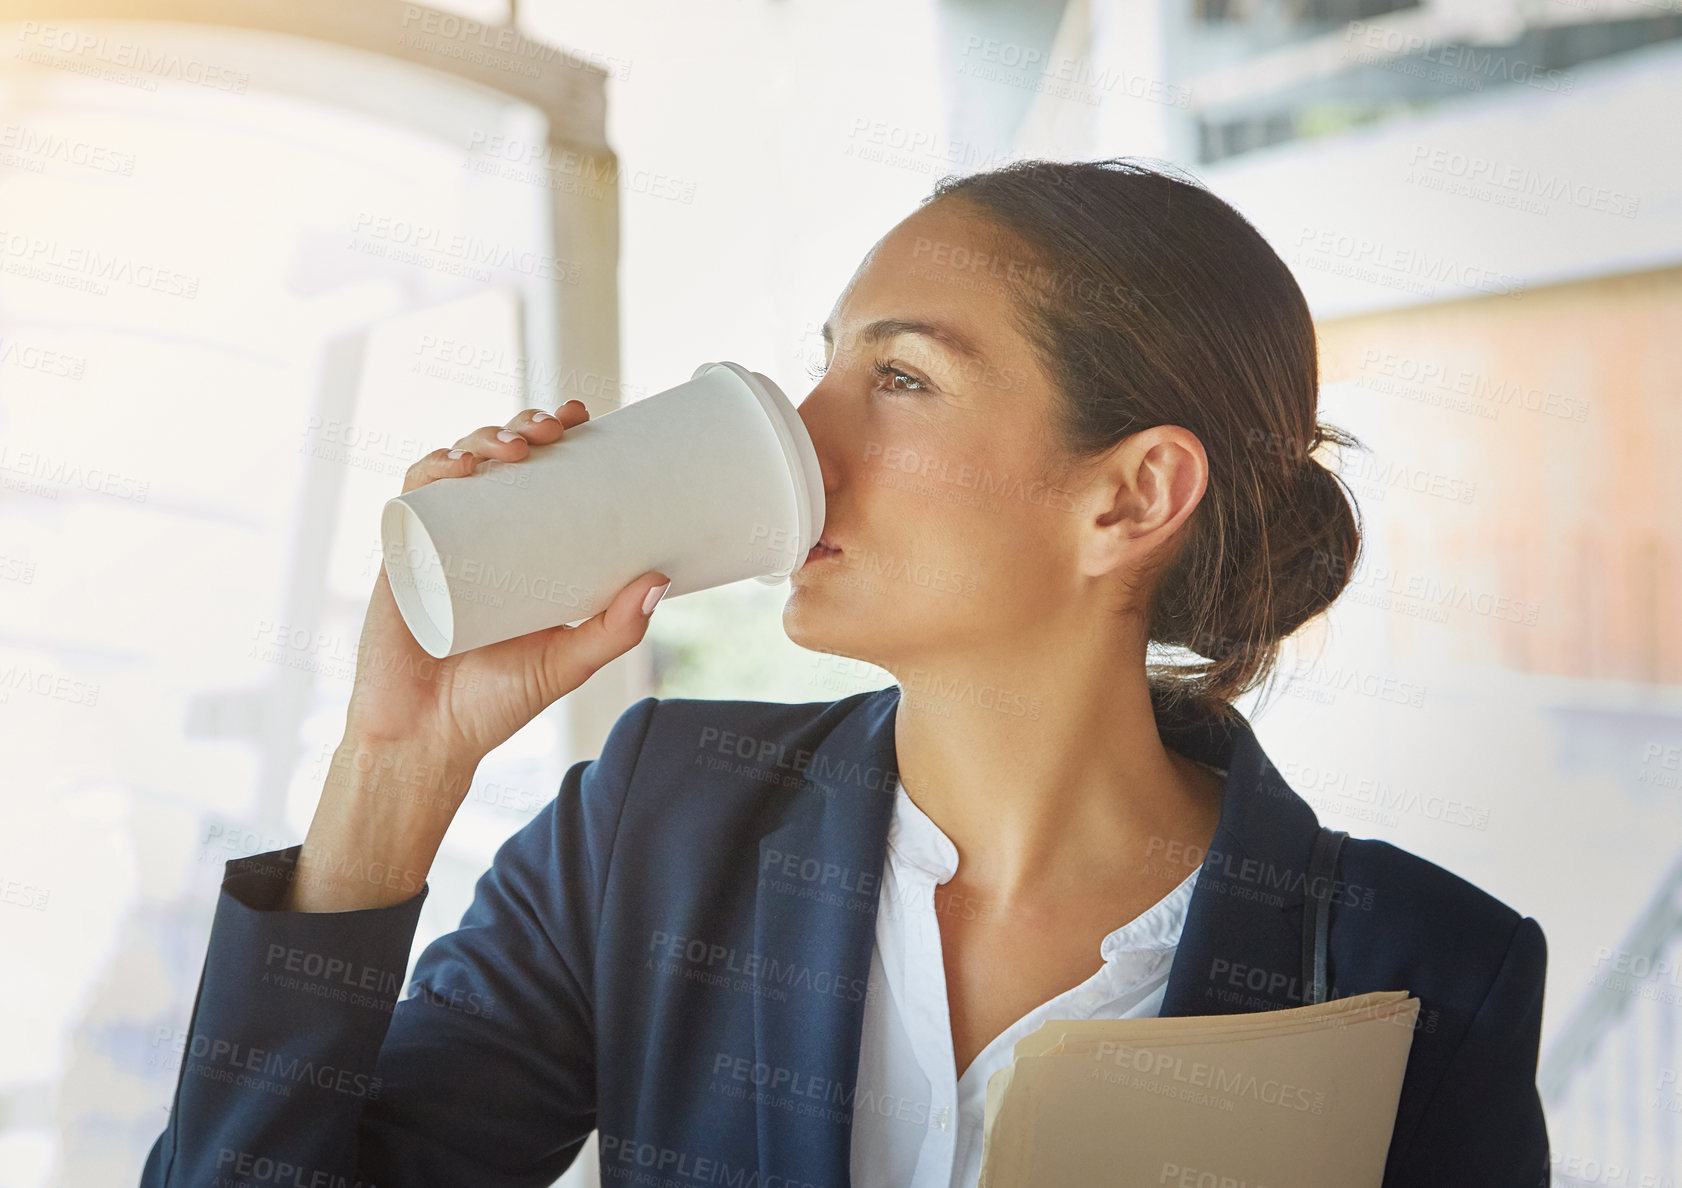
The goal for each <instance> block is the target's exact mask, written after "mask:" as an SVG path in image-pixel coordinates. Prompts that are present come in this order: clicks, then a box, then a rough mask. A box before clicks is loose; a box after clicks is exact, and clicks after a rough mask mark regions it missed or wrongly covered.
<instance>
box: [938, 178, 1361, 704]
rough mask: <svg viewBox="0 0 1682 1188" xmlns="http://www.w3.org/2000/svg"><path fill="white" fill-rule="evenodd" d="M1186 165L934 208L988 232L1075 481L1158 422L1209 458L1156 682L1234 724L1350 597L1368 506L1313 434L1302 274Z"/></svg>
mask: <svg viewBox="0 0 1682 1188" xmlns="http://www.w3.org/2000/svg"><path fill="white" fill-rule="evenodd" d="M1172 168H1173V167H1172V166H1167V167H1165V166H1162V165H1160V164H1152V165H1147V164H1144V163H1141V162H1139V161H1137V160H1135V159H1130V158H1114V159H1111V160H1106V161H1079V162H1061V161H1041V160H1028V161H1016V162H1012V163H1011V164H1009V165H1006V166H1003V167H1001V168H998V169H993V170H989V171H986V172H982V173H974V174H969V175H967V176H957V177H947V178H943V179H941V180H940V181H939V182H938V183H937V184H936V186H935V188H934V190H933V192H932V193H930V194H929V196H928V197H927V198H925V199H924V200H923V205H927V204H929V203H931V202H935V201H937V200H942V199H961V200H963V201H966V202H969V203H971V204H973V206H974V207H975V208H976V209H977V211H978V212H979V213H980V215H981V216H982V217H983V221H984V223H985V224H986V225H987V226H988V229H989V234H988V235H987V236H986V237H987V238H989V239H991V240H992V243H990V244H989V250H991V251H994V252H995V255H994V259H993V266H992V267H991V268H990V270H989V271H990V273H991V274H992V275H994V276H996V277H999V278H1001V279H1003V280H1004V281H1005V282H1006V283H1007V286H1008V291H1009V292H1010V293H1011V294H1012V295H1013V296H1014V298H1015V310H1016V324H1017V326H1018V328H1019V329H1020V330H1021V332H1022V333H1023V335H1024V337H1026V338H1027V340H1028V341H1029V342H1030V343H1032V344H1033V346H1034V348H1035V350H1036V352H1037V355H1038V357H1039V359H1040V362H1041V365H1042V366H1043V367H1044V368H1045V371H1046V374H1048V375H1049V376H1051V377H1053V379H1054V381H1055V382H1056V384H1057V387H1058V390H1059V396H1060V399H1059V401H1058V403H1057V408H1056V425H1055V429H1056V433H1057V437H1058V440H1059V441H1060V442H1061V445H1062V447H1063V450H1064V454H1065V457H1064V461H1065V462H1066V463H1068V465H1067V467H1066V469H1067V470H1069V471H1074V470H1078V469H1079V468H1080V466H1081V464H1083V463H1088V462H1092V461H1095V460H1096V457H1097V455H1098V454H1100V453H1101V452H1103V451H1105V450H1108V449H1109V448H1110V447H1112V446H1114V445H1116V444H1117V443H1119V442H1120V441H1122V440H1123V439H1125V438H1127V437H1129V436H1131V435H1132V434H1134V433H1137V432H1139V431H1140V430H1142V429H1147V428H1150V427H1151V426H1154V425H1180V426H1183V427H1184V428H1186V429H1188V430H1190V431H1191V432H1192V433H1194V434H1195V435H1196V436H1197V439H1198V440H1199V441H1200V442H1202V443H1203V448H1204V450H1205V452H1206V453H1207V454H1208V458H1209V483H1208V488H1207V490H1205V492H1204V494H1203V498H1202V500H1201V502H1200V503H1199V504H1198V507H1197V509H1196V511H1195V512H1194V513H1193V514H1192V516H1191V517H1190V518H1189V519H1188V521H1187V523H1186V527H1185V528H1184V529H1183V530H1182V531H1181V533H1180V534H1179V539H1178V540H1177V542H1176V544H1175V546H1174V549H1173V551H1172V553H1171V554H1170V555H1167V556H1165V557H1164V558H1163V559H1162V560H1161V561H1160V562H1158V563H1157V564H1156V566H1155V568H1154V570H1153V572H1152V573H1151V574H1149V575H1146V576H1147V577H1149V578H1150V579H1152V580H1153V582H1154V584H1153V587H1152V589H1151V591H1150V599H1149V603H1148V608H1147V616H1148V617H1147V622H1148V626H1149V632H1150V636H1149V639H1150V644H1151V647H1152V650H1155V651H1157V655H1158V660H1157V662H1155V663H1148V664H1147V675H1148V679H1149V681H1150V683H1151V685H1152V687H1153V689H1155V690H1157V691H1158V692H1159V693H1160V694H1161V695H1162V696H1164V697H1165V699H1166V701H1167V702H1168V703H1169V704H1171V705H1180V704H1182V703H1185V702H1191V703H1195V704H1196V706H1197V707H1198V708H1200V709H1201V710H1203V711H1204V712H1206V713H1212V714H1214V715H1215V716H1217V717H1225V716H1227V715H1228V714H1230V713H1231V712H1232V704H1231V703H1232V700H1233V699H1234V698H1235V697H1237V696H1238V695H1240V694H1242V693H1244V692H1246V691H1248V690H1250V689H1253V688H1256V687H1257V686H1258V685H1260V684H1262V683H1263V681H1264V679H1268V678H1270V675H1271V673H1272V670H1273V667H1274V664H1275V662H1276V661H1277V659H1278V653H1279V645H1280V642H1281V641H1282V640H1284V639H1285V637H1287V636H1289V635H1290V634H1291V633H1292V632H1294V631H1295V630H1296V629H1297V628H1298V627H1300V626H1301V625H1302V624H1303V623H1305V622H1307V621H1308V620H1309V619H1311V618H1313V617H1314V616H1315V615H1317V614H1319V613H1320V612H1322V611H1324V610H1325V609H1326V608H1327V607H1329V606H1330V605H1331V604H1332V602H1333V600H1334V599H1336V598H1337V596H1338V595H1339V594H1340V593H1341V592H1342V591H1343V588H1344V586H1345V585H1346V584H1347V583H1348V580H1349V576H1350V574H1351V572H1352V571H1353V569H1354V567H1355V564H1356V561H1357V559H1358V556H1359V552H1360V547H1361V528H1360V523H1359V520H1358V513H1357V511H1356V508H1355V505H1354V498H1353V495H1348V496H1347V497H1346V491H1347V488H1346V487H1345V486H1344V484H1343V482H1342V480H1341V479H1340V478H1338V477H1337V476H1336V475H1334V474H1333V473H1332V472H1331V471H1329V470H1328V469H1326V467H1324V466H1322V465H1321V464H1320V462H1319V460H1318V459H1316V458H1314V457H1313V456H1312V453H1313V451H1314V450H1316V449H1317V448H1318V447H1319V446H1320V445H1321V444H1322V443H1324V442H1328V441H1329V442H1334V443H1336V444H1337V445H1338V446H1340V447H1352V448H1361V447H1360V442H1359V441H1358V440H1356V439H1355V438H1354V437H1353V436H1351V435H1350V434H1348V433H1345V432H1344V431H1343V430H1341V429H1338V428H1336V427H1335V426H1331V425H1326V424H1323V423H1322V422H1320V421H1319V420H1318V419H1317V412H1316V408H1317V404H1318V400H1319V367H1318V360H1317V358H1316V342H1315V334H1314V321H1313V318H1312V316H1311V315H1310V314H1309V310H1308V303H1307V302H1306V301H1305V300H1304V299H1303V295H1302V290H1301V289H1300V288H1298V286H1297V283H1296V279H1295V278H1294V277H1293V276H1292V275H1291V272H1290V269H1289V268H1287V267H1286V266H1285V262H1284V261H1283V260H1281V259H1280V258H1279V256H1278V254H1277V253H1276V252H1275V251H1274V250H1273V248H1272V247H1270V246H1269V245H1268V243H1267V241H1266V240H1265V239H1263V238H1262V236H1261V234H1260V233H1259V232H1258V231H1257V230H1256V229H1255V228H1254V227H1253V226H1251V225H1250V223H1249V222H1248V221H1247V220H1246V219H1245V218H1244V217H1243V216H1242V215H1240V214H1239V213H1238V212H1237V211H1236V210H1234V209H1233V208H1232V207H1231V206H1229V205H1228V204H1227V203H1226V202H1224V201H1222V200H1221V199H1220V198H1219V197H1217V196H1216V195H1215V194H1213V193H1211V192H1210V191H1209V190H1208V189H1207V188H1206V187H1205V186H1203V185H1202V183H1201V182H1199V181H1197V180H1196V179H1195V178H1192V177H1190V176H1189V175H1188V176H1179V175H1177V174H1176V173H1175V172H1171V170H1172ZM1160 648H1168V649H1179V650H1181V651H1179V652H1178V657H1179V658H1178V659H1176V658H1174V653H1173V652H1170V653H1169V655H1168V656H1167V657H1164V655H1163V653H1162V652H1161V651H1160ZM1269 683H1271V682H1269Z"/></svg>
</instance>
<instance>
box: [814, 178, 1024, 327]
mask: <svg viewBox="0 0 1682 1188" xmlns="http://www.w3.org/2000/svg"><path fill="white" fill-rule="evenodd" d="M1007 242H1008V237H1007V236H1005V235H1004V234H1002V233H1001V232H1000V231H998V230H997V229H996V228H995V227H994V226H993V225H992V224H991V223H990V222H988V221H987V220H986V218H985V217H983V216H982V215H981V214H980V213H978V212H977V211H975V209H974V208H972V207H970V206H969V205H968V204H967V203H964V202H962V201H959V200H954V199H942V200H940V201H937V202H933V203H931V204H929V205H928V206H925V207H923V208H921V209H919V210H916V211H913V212H912V213H911V214H910V215H908V216H907V217H906V218H905V219H903V220H901V221H900V223H899V224H898V225H897V226H895V227H894V228H893V230H891V231H889V232H888V233H887V234H886V235H884V236H883V237H882V238H881V239H880V240H878V241H877V243H876V244H875V246H874V247H872V248H871V249H870V251H869V252H867V253H866V254H865V257H864V259H863V260H862V261H861V262H860V263H859V266H858V269H857V270H856V271H855V272H854V273H853V276H852V279H851V280H849V281H848V282H847V286H846V287H845V288H844V289H843V290H842V291H841V293H840V295H839V296H838V297H837V298H836V300H835V305H834V308H833V309H831V311H830V321H831V322H832V323H833V324H834V325H835V327H836V328H837V329H838V330H839V329H841V328H842V327H844V326H845V325H846V324H848V323H853V324H857V323H861V322H864V321H867V320H869V319H871V318H875V317H880V316H886V315H894V316H906V315H909V314H910V313H912V312H915V313H917V314H918V315H920V316H921V315H933V316H939V315H945V317H946V319H947V320H949V321H951V322H953V323H954V324H957V325H960V326H962V327H963V328H966V329H969V330H973V331H974V332H975V333H976V334H977V335H981V334H982V332H983V331H985V332H986V335H987V336H992V335H994V334H996V333H998V328H997V327H998V323H999V322H1000V321H1002V320H1007V319H1008V314H1009V312H1010V303H1009V296H1010V289H1009V278H1010V276H1011V275H1012V273H1011V271H1010V269H1011V265H1012V263H1014V264H1015V265H1016V266H1017V267H1018V268H1020V266H1021V263H1022V262H1021V261H1020V260H1014V261H1013V260H1012V255H1013V252H1012V249H1011V248H1010V247H1008V246H1006V245H1007ZM1014 254H1015V255H1017V256H1020V255H1021V253H1020V251H1016V252H1015V253H1014Z"/></svg>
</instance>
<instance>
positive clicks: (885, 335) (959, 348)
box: [823, 318, 987, 363]
mask: <svg viewBox="0 0 1682 1188" xmlns="http://www.w3.org/2000/svg"><path fill="white" fill-rule="evenodd" d="M901 334H916V335H918V336H920V337H922V338H927V339H929V340H931V341H933V342H937V343H939V344H940V345H941V346H943V347H945V348H946V349H947V350H949V351H952V352H953V353H955V354H958V355H962V356H964V357H965V358H968V359H974V360H975V361H976V362H978V363H985V362H986V361H987V356H985V355H983V354H982V353H981V351H980V349H979V348H977V347H976V346H975V344H974V343H972V342H971V341H970V340H969V339H968V338H967V337H966V336H964V335H962V334H960V333H958V332H957V331H956V330H954V329H952V328H951V327H950V326H944V325H942V324H941V323H939V322H919V321H912V320H909V319H906V318H878V319H877V320H876V321H874V322H871V323H870V324H869V325H867V326H865V328H864V329H863V330H861V331H860V332H859V335H860V337H861V338H862V339H863V341H864V343H865V345H867V346H874V345H875V344H876V343H879V342H885V341H886V340H888V339H890V338H895V337H897V336H899V335H901ZM823 340H824V345H826V346H833V345H834V344H835V327H834V324H833V323H831V322H825V323H824V324H823Z"/></svg>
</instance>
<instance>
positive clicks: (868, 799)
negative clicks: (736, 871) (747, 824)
mask: <svg viewBox="0 0 1682 1188" xmlns="http://www.w3.org/2000/svg"><path fill="white" fill-rule="evenodd" d="M898 703H899V687H898V686H897V685H895V686H891V687H890V688H888V689H883V690H877V691H876V692H874V693H872V694H870V695H869V696H867V697H865V698H863V699H862V700H861V701H860V702H859V704H858V705H857V706H855V707H854V709H853V710H852V712H851V713H849V714H848V715H847V717H846V718H844V719H843V720H842V721H841V722H840V724H839V725H837V726H836V728H835V729H834V730H833V731H831V732H830V734H829V735H828V737H827V738H825V740H824V741H823V742H822V743H820V744H819V745H818V746H817V748H816V749H815V750H814V751H813V753H812V757H811V761H810V763H809V764H808V765H807V768H806V770H805V773H804V775H805V780H804V782H803V783H802V784H801V785H799V786H798V788H797V790H795V791H793V792H791V793H790V801H789V804H788V806H787V812H786V816H785V818H784V820H783V822H782V823H781V824H780V825H778V826H777V827H776V828H775V829H773V830H772V831H770V832H769V833H767V834H765V835H764V836H763V837H761V838H760V841H759V853H760V865H759V869H760V871H761V872H764V871H765V870H766V869H767V866H768V865H774V864H775V862H776V861H778V860H779V859H780V858H781V857H784V856H789V855H794V856H798V860H800V861H807V862H809V861H810V860H813V859H816V860H817V861H818V862H820V863H823V864H824V865H823V866H822V867H821V868H820V869H822V870H823V871H825V872H826V873H827V872H831V871H833V872H835V880H826V881H825V883H824V886H830V887H833V885H834V883H835V882H837V881H839V882H843V883H845V884H846V885H849V886H852V887H861V882H860V880H861V878H862V877H863V876H868V879H869V881H868V884H865V885H868V886H869V887H871V888H879V887H880V879H881V877H882V869H883V864H884V862H885V860H886V858H887V849H888V825H889V823H890V821H891V819H892V816H893V803H894V796H893V794H894V788H895V781H896V780H897V778H898V764H897V760H896V754H895V750H894V711H895V708H896V707H897V705H898ZM868 898H869V910H868V911H865V910H853V909H849V908H848V907H846V906H845V905H828V906H826V905H824V904H822V903H818V902H814V901H813V900H810V899H803V898H797V897H795V896H791V895H788V894H785V893H782V892H779V891H777V890H774V889H773V887H772V883H771V882H770V881H768V880H767V879H766V878H764V877H761V878H760V879H759V883H758V888H757V891H756V899H755V904H754V953H755V955H756V957H757V958H758V959H759V960H760V961H761V962H762V963H763V964H762V969H761V979H760V980H761V982H762V983H763V985H764V986H765V987H766V988H767V989H768V990H770V992H765V993H757V994H755V995H754V999H753V1017H754V1029H753V1042H754V1053H755V1056H754V1058H755V1060H756V1061H757V1062H758V1064H759V1066H760V1067H761V1068H768V1069H769V1070H771V1071H770V1076H771V1077H772V1078H774V1080H773V1081H768V1082H767V1084H766V1085H765V1086H764V1087H763V1091H762V1092H761V1093H760V1094H759V1096H758V1097H757V1098H756V1105H755V1109H756V1121H757V1126H758V1132H759V1167H760V1171H761V1173H762V1176H764V1177H769V1176H781V1177H784V1178H786V1179H787V1180H788V1181H790V1182H798V1181H803V1180H809V1181H814V1182H816V1183H819V1184H830V1185H842V1184H846V1183H847V1182H848V1165H849V1162H850V1155H851V1146H852V1117H851V1113H852V1109H853V1104H854V1087H855V1085H856V1083H857V1076H858V1061H859V1044H860V1041H861V1039H862V1037H863V1034H864V994H865V989H866V987H867V985H868V983H869V978H870V958H871V954H872V952H873V951H874V948H875V943H876V894H875V893H874V892H873V893H871V894H870V895H869V897H868ZM772 963H776V964H772ZM779 986H781V987H786V988H787V994H786V996H778V995H777V993H776V991H775V990H774V989H770V988H773V987H779ZM793 1078H798V1079H799V1080H798V1081H797V1082H795V1081H793ZM790 1084H798V1085H803V1086H804V1089H803V1090H802V1089H796V1090H795V1092H797V1093H800V1094H801V1096H800V1097H796V1098H794V1100H798V1101H800V1102H801V1104H802V1105H812V1106H816V1107H817V1109H816V1110H813V1111H811V1112H796V1111H794V1110H791V1109H789V1108H786V1106H778V1105H769V1104H767V1103H766V1098H767V1097H768V1096H776V1095H777V1094H778V1092H779V1086H783V1085H790ZM782 1095H783V1096H785V1097H788V1096H790V1094H789V1093H787V1092H783V1094H782Z"/></svg>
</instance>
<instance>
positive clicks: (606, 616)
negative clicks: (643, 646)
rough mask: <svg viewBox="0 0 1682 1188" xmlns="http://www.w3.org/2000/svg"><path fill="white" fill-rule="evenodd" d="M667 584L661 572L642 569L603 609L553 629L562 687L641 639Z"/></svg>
mask: <svg viewBox="0 0 1682 1188" xmlns="http://www.w3.org/2000/svg"><path fill="white" fill-rule="evenodd" d="M670 585H671V579H670V578H668V577H667V576H666V575H665V574H663V573H658V572H649V573H645V574H643V575H642V576H641V577H639V578H637V579H636V580H635V581H633V582H631V583H630V584H629V585H627V586H626V587H625V588H624V589H622V590H620V591H619V593H618V594H617V595H615V596H614V599H613V601H612V602H610V603H608V605H607V609H606V610H603V611H599V612H598V613H597V614H595V615H594V616H592V617H591V618H589V619H586V620H585V621H584V622H582V623H580V624H578V626H576V627H572V628H562V629H560V630H558V631H556V632H555V633H554V636H553V638H552V639H551V641H550V644H551V651H550V654H549V655H550V659H551V662H552V666H553V667H558V668H560V670H561V673H560V675H561V678H562V682H563V684H562V688H563V689H564V690H565V691H567V692H570V691H571V690H573V689H576V688H577V687H578V686H579V685H582V684H583V683H584V682H585V681H586V680H588V679H589V677H590V675H591V674H592V673H594V672H595V671H596V670H597V669H599V668H601V667H602V666H603V665H604V664H606V663H608V662H609V661H610V660H614V659H616V658H618V657H619V656H622V655H624V654H625V653H626V652H628V651H630V650H631V649H632V648H634V647H636V646H637V644H639V643H641V642H642V638H643V636H645V635H647V634H648V622H649V616H650V615H651V614H652V613H653V610H654V604H655V603H657V602H658V601H659V600H660V598H662V597H664V596H665V593H666V588H667V587H668V586H670ZM644 606H647V608H648V609H647V611H646V612H645V611H644V609H643V608H644Z"/></svg>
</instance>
